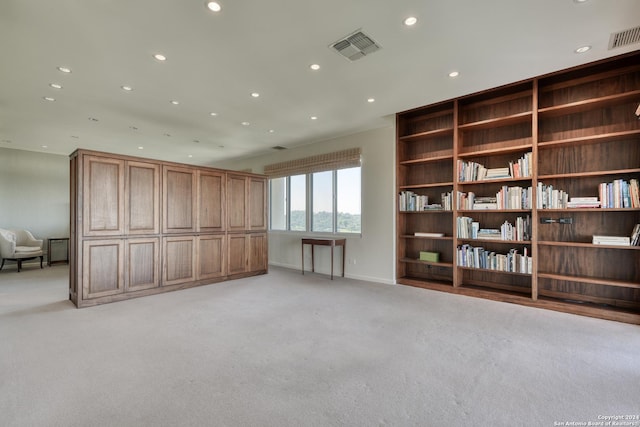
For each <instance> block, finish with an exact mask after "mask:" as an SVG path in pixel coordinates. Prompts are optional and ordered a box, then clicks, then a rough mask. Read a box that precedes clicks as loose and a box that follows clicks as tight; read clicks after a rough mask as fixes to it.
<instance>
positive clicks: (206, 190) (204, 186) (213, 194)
mask: <svg viewBox="0 0 640 427" xmlns="http://www.w3.org/2000/svg"><path fill="white" fill-rule="evenodd" d="M197 184H198V197H197V202H198V231H201V232H218V231H224V230H225V213H226V206H225V205H226V198H225V194H226V182H225V174H224V173H223V172H210V171H202V170H199V171H198V172H197Z"/></svg>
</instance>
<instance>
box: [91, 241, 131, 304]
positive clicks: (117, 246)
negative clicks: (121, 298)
mask: <svg viewBox="0 0 640 427" xmlns="http://www.w3.org/2000/svg"><path fill="white" fill-rule="evenodd" d="M82 257H83V266H82V269H83V274H82V279H83V280H82V287H83V290H82V292H83V297H84V298H97V297H103V296H108V295H114V294H119V293H122V292H123V291H124V241H123V240H122V239H105V240H86V241H85V242H84V246H83V251H82Z"/></svg>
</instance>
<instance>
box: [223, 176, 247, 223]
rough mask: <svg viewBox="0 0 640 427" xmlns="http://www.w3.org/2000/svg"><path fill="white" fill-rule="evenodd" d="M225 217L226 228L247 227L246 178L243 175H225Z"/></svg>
mask: <svg viewBox="0 0 640 427" xmlns="http://www.w3.org/2000/svg"><path fill="white" fill-rule="evenodd" d="M227 219H228V222H229V226H228V227H227V230H229V231H244V230H246V229H247V179H246V177H244V176H238V175H228V176H227Z"/></svg>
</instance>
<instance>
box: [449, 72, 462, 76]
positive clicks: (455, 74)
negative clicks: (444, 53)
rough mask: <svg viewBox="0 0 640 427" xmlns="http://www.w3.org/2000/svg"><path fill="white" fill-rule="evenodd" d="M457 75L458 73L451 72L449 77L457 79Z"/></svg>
mask: <svg viewBox="0 0 640 427" xmlns="http://www.w3.org/2000/svg"><path fill="white" fill-rule="evenodd" d="M459 75H460V73H459V72H457V71H452V72H450V73H449V77H458V76H459Z"/></svg>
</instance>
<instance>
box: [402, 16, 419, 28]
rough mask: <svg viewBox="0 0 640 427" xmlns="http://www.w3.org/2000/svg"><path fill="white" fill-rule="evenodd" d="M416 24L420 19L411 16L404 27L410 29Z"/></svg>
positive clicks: (405, 21)
mask: <svg viewBox="0 0 640 427" xmlns="http://www.w3.org/2000/svg"><path fill="white" fill-rule="evenodd" d="M416 22H418V18H416V17H415V16H410V17H408V18H407V19H405V20H404V25H406V26H407V27H410V26H412V25H416Z"/></svg>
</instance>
